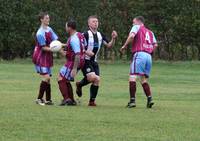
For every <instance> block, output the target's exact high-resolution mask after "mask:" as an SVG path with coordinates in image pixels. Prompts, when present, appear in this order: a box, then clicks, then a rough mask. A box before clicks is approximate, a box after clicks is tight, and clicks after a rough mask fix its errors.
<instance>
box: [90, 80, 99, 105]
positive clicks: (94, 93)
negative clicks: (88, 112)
mask: <svg viewBox="0 0 200 141" xmlns="http://www.w3.org/2000/svg"><path fill="white" fill-rule="evenodd" d="M98 89H99V86H95V85H93V84H92V85H91V87H90V102H94V101H95V99H96V97H97V93H98Z"/></svg>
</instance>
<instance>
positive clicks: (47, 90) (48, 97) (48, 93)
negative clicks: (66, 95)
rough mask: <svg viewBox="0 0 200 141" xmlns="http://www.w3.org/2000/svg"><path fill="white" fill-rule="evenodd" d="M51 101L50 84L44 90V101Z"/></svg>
mask: <svg viewBox="0 0 200 141" xmlns="http://www.w3.org/2000/svg"><path fill="white" fill-rule="evenodd" d="M50 100H51V84H47V89H46V101H50Z"/></svg>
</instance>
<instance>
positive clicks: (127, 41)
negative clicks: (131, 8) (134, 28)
mask: <svg viewBox="0 0 200 141" xmlns="http://www.w3.org/2000/svg"><path fill="white" fill-rule="evenodd" d="M134 37H135V33H130V34H129V36H128V38H127V40H126V42H125V43H124V45H123V46H122V47H121V49H120V51H121V52H122V53H123V52H124V50H125V49H126V48H127V46H128V44H129V43H131V42H132V41H133V39H134Z"/></svg>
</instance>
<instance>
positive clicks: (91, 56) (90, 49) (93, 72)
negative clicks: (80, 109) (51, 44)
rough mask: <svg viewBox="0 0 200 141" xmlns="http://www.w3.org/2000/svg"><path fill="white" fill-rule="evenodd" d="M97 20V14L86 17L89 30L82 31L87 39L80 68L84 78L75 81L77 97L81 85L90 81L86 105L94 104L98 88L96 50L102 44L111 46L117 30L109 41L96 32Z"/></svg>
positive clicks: (98, 76) (97, 50)
mask: <svg viewBox="0 0 200 141" xmlns="http://www.w3.org/2000/svg"><path fill="white" fill-rule="evenodd" d="M98 26H99V22H98V18H97V16H90V17H89V18H88V27H89V30H88V31H87V32H85V33H84V36H85V39H86V41H87V46H86V52H85V53H86V56H85V65H84V67H83V69H82V72H83V75H84V78H83V79H82V80H81V81H80V82H77V83H76V87H77V89H76V93H77V95H78V96H79V97H81V96H82V87H83V86H85V85H87V84H89V83H92V84H91V87H90V100H89V104H88V106H96V103H95V99H96V96H97V93H98V89H99V82H100V72H99V65H98V63H97V56H98V52H99V50H100V48H101V46H102V44H104V45H105V46H106V47H108V48H111V47H112V46H113V44H114V43H115V39H116V37H117V32H116V31H113V32H112V39H111V41H110V42H109V41H108V40H107V38H106V37H105V35H104V34H102V33H101V32H98V31H97V29H98Z"/></svg>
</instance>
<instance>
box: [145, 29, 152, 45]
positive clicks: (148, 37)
mask: <svg viewBox="0 0 200 141" xmlns="http://www.w3.org/2000/svg"><path fill="white" fill-rule="evenodd" d="M145 41H147V43H149V44H151V41H150V36H149V32H146V34H145Z"/></svg>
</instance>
